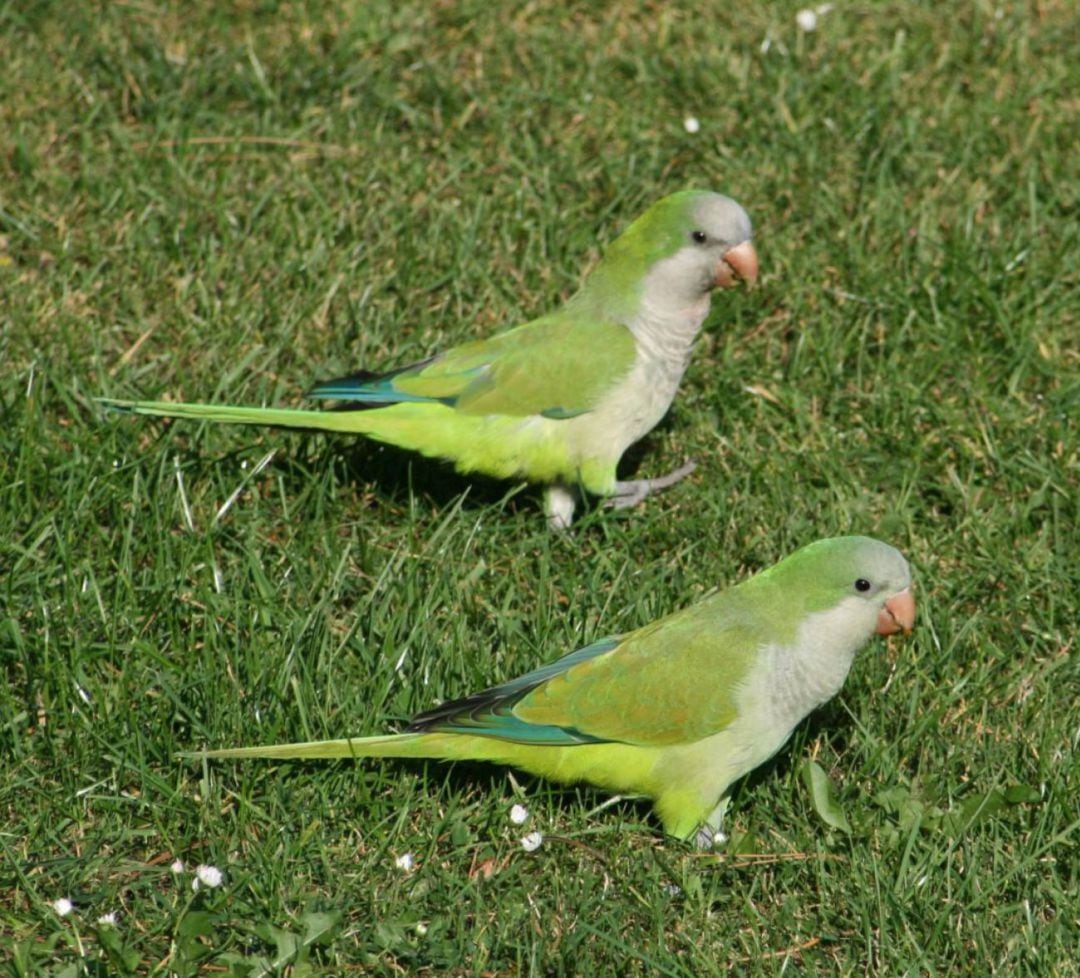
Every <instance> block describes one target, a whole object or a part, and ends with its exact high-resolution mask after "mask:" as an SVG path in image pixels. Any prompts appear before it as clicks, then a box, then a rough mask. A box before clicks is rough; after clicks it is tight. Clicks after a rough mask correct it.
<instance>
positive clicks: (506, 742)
mask: <svg viewBox="0 0 1080 978" xmlns="http://www.w3.org/2000/svg"><path fill="white" fill-rule="evenodd" d="M914 620H915V599H914V597H913V595H912V591H911V572H910V570H909V568H908V564H907V561H906V560H905V559H904V557H903V556H902V555H901V554H900V552H899V551H897V550H895V549H894V548H893V547H890V546H888V545H887V544H884V543H881V542H879V541H877V540H873V539H870V538H868V537H835V538H832V539H827V540H820V541H818V542H817V543H812V544H810V545H809V546H806V547H803V548H802V549H801V550H798V551H796V552H795V553H794V554H792V555H791V556H789V557H787V558H786V559H784V560H782V561H781V562H780V563H778V564H776V565H775V566H773V567H771V568H769V569H767V570H765V571H762V572H761V573H759V574H758V575H757V576H755V577H752V578H750V579H749V580H747V581H745V582H743V583H741V584H739V585H737V586H735V587H732V588H729V589H728V590H725V591H720V592H718V593H716V594H713V595H712V596H710V597H707V598H705V599H704V600H702V601H700V602H698V603H697V604H695V605H693V606H691V607H689V608H686V609H684V610H682V611H677V612H675V613H674V614H671V615H668V616H667V617H666V618H661V619H659V620H657V621H654V622H652V623H651V624H648V625H646V626H644V627H643V628H639V629H638V630H637V631H633V632H629V633H628V634H625V635H621V636H614V637H611V638H604V639H601V640H600V641H598V642H594V643H593V644H591V645H588V646H585V647H584V648H581V649H578V650H577V651H576V652H571V653H570V654H569V655H566V656H564V657H563V658H561V659H558V660H557V661H555V662H552V663H550V664H548V665H545V666H541V667H540V668H539V669H535V670H534V671H532V672H529V673H527V674H526V675H524V676H521V677H520V678H518V679H513V680H510V681H509V682H505V683H500V684H499V685H497V686H492V687H491V688H490V689H486V690H484V691H483V692H480V693H474V694H473V695H471V696H466V697H464V698H463V699H457V700H452V701H450V702H448V703H443V704H442V705H441V706H437V707H435V708H434V709H431V710H428V711H426V712H424V713H420V714H419V715H418V716H416V717H415V718H414V719H413V720H412V722H411V723H410V724H409V725H408V726H407V727H406V729H405V732H404V733H400V734H391V735H388V736H381V737H359V738H353V739H347V740H326V741H318V742H312V743H300V744H278V745H275V746H269V747H244V748H238V749H233V750H212V751H207V752H205V753H204V754H198V755H189V756H200V757H273V758H309V757H355V758H359V757H410V758H437V759H441V760H465V759H468V760H484V761H492V762H496V763H499V764H508V765H512V766H514V767H517V768H521V769H522V770H524V771H528V772H530V773H532V774H537V775H540V776H542V777H545V778H549V779H551V780H553V781H559V782H575V781H586V782H590V783H592V784H594V785H598V786H599V787H601V788H604V789H606V790H608V791H611V792H615V793H618V794H623V795H636V796H645V797H648V798H650V799H652V802H653V805H654V808H655V810H656V813H657V815H658V816H659V818H660V821H661V823H662V825H663V828H664V831H665V832H667V833H668V834H669V835H672V836H676V837H678V838H680V839H694V840H695V841H696V842H697V843H698V844H699V845H702V846H706V845H708V844H710V843H711V841H712V838H713V836H714V833H715V832H716V831H717V830H718V828H719V825H720V820H721V819H722V816H723V811H724V808H725V806H726V794H727V791H728V789H729V787H730V786H731V784H732V783H733V782H734V781H736V780H737V779H739V778H741V777H742V776H743V775H744V774H746V773H748V772H749V771H751V770H753V769H754V768H755V767H757V766H758V765H759V764H761V763H763V762H764V761H766V760H768V758H770V757H771V756H772V755H773V754H775V753H776V752H777V751H778V750H779V749H780V748H781V747H782V746H783V744H784V743H785V742H786V741H787V739H788V737H790V736H791V733H792V731H793V730H794V728H795V726H796V725H797V724H798V723H799V722H800V721H801V720H802V719H803V718H804V717H805V716H806V715H807V714H809V713H810V712H811V711H812V710H814V709H815V708H816V707H818V706H820V705H821V704H822V703H824V702H825V701H826V700H828V699H829V698H831V697H832V696H833V695H834V694H835V693H836V692H837V691H838V690H839V689H840V687H841V685H843V682H844V679H845V677H846V676H847V673H848V669H849V668H850V666H851V662H852V658H853V657H854V655H855V653H856V652H857V651H858V650H859V649H860V648H861V647H862V646H863V645H865V644H866V642H867V641H868V640H869V639H870V637H871V636H872V635H873V634H874V633H875V632H877V633H878V634H879V635H891V634H893V633H895V632H899V631H903V632H904V633H905V634H906V633H909V632H910V631H911V629H912V628H913V626H914Z"/></svg>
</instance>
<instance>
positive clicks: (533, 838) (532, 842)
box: [521, 832, 544, 852]
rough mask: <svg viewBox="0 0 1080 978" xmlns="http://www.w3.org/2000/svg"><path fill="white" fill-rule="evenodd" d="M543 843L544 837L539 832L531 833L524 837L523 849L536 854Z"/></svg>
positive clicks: (522, 840) (522, 841)
mask: <svg viewBox="0 0 1080 978" xmlns="http://www.w3.org/2000/svg"><path fill="white" fill-rule="evenodd" d="M543 841H544V837H543V835H541V834H540V833H539V832H530V833H529V834H528V835H526V836H522V839H521V848H522V849H524V850H525V851H526V852H536V850H537V849H539V848H540V846H541V844H542V843H543Z"/></svg>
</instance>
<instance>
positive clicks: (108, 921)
mask: <svg viewBox="0 0 1080 978" xmlns="http://www.w3.org/2000/svg"><path fill="white" fill-rule="evenodd" d="M97 922H98V923H99V924H102V925H103V926H107V927H115V926H116V911H115V910H110V911H109V912H108V913H103V914H102V915H101V916H100V917H98V919H97Z"/></svg>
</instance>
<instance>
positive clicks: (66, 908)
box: [52, 897, 75, 917]
mask: <svg viewBox="0 0 1080 978" xmlns="http://www.w3.org/2000/svg"><path fill="white" fill-rule="evenodd" d="M52 908H53V910H55V911H56V916H57V917H66V916H67V915H68V914H69V913H71V911H72V910H74V909H75V904H74V903H72V902H71V901H70V900H69V899H68V898H67V897H60V899H59V900H53V902H52Z"/></svg>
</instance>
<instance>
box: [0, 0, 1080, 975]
mask: <svg viewBox="0 0 1080 978" xmlns="http://www.w3.org/2000/svg"><path fill="white" fill-rule="evenodd" d="M796 10H797V5H796V4H791V3H777V4H771V5H756V6H755V5H749V6H746V5H744V6H743V7H734V6H732V5H721V4H716V5H713V4H709V5H702V9H697V10H692V9H691V8H690V7H685V8H679V7H675V6H674V5H660V4H657V5H646V6H641V5H638V4H631V3H625V2H616V3H613V4H610V5H607V6H605V7H604V8H603V9H598V8H595V7H594V6H593V5H590V4H584V3H577V4H574V3H567V4H559V5H538V4H515V5H509V6H502V5H496V4H490V3H487V4H484V3H475V2H465V3H460V4H449V3H437V4H430V3H390V2H371V3H355V2H350V3H336V4H335V3H321V2H315V0H310V2H306V3H305V2H296V3H289V2H272V0H268V2H262V3H256V2H247V3H242V4H227V5H218V4H209V3H201V4H184V5H182V4H167V3H123V4H120V3H116V4H112V3H101V2H90V3H83V4H70V3H56V2H46V0H37V2H27V3H18V4H13V3H5V4H0V60H2V61H3V63H4V64H5V70H4V72H3V73H2V77H0V146H2V147H3V152H2V154H0V356H2V358H3V363H4V369H3V371H2V372H0V412H2V420H3V423H2V425H0V541H2V543H0V567H2V569H3V574H2V577H0V587H2V589H3V604H2V605H0V661H2V662H3V669H4V678H5V682H4V683H3V684H2V685H0V724H2V727H0V758H2V759H3V760H2V762H0V763H2V767H0V812H2V818H0V850H2V858H0V945H6V947H7V949H8V950H7V951H6V952H5V953H4V954H0V974H3V975H19V976H25V975H50V976H75V975H99V974H119V975H135V974H138V975H172V974H176V975H194V974H232V975H237V976H253V975H262V974H293V975H302V974H327V975H331V974H332V975H348V974H368V973H370V974H384V975H392V974H403V973H420V974H432V975H434V974H440V975H441V974H450V975H484V976H490V975H516V974H528V975H531V974H536V975H560V974H613V973H617V974H620V975H636V974H641V975H646V974H647V975H671V976H689V975H709V974H718V973H723V972H725V971H728V970H730V971H732V972H733V973H736V974H740V975H748V976H752V975H774V974H780V973H782V972H784V971H785V970H788V969H792V968H796V969H798V972H799V973H800V974H807V975H815V974H829V975H833V974H842V975H864V974H868V973H873V974H884V975H944V974H948V975H957V974H971V975H984V974H988V973H990V972H994V973H1002V974H1009V975H1032V976H1035V975H1037V976H1047V975H1053V976H1069V975H1077V974H1078V973H1080V969H1078V966H1077V964H1076V963H1075V961H1076V948H1077V946H1078V941H1080V936H1078V933H1077V931H1078V929H1080V923H1078V918H1080V900H1078V898H1077V895H1076V894H1077V879H1078V870H1080V854H1078V848H1077V827H1078V819H1077V808H1076V801H1075V799H1076V797H1077V793H1078V791H1080V779H1078V772H1077V760H1076V747H1077V743H1078V737H1080V734H1078V730H1077V716H1078V715H1080V709H1078V707H1080V673H1078V669H1077V664H1076V654H1075V649H1074V643H1075V638H1074V630H1075V621H1076V616H1077V599H1076V595H1077V590H1078V583H1080V582H1078V570H1077V568H1078V566H1080V559H1078V546H1077V525H1078V518H1080V517H1078V512H1077V509H1078V506H1077V493H1078V487H1077V468H1078V453H1077V436H1076V428H1075V419H1076V416H1077V414H1076V412H1077V392H1078V384H1077V378H1078V371H1077V367H1078V362H1077V361H1078V354H1077V336H1078V335H1080V327H1078V322H1077V319H1078V315H1077V310H1078V308H1080V305H1078V295H1077V272H1076V269H1077V264H1078V262H1077V259H1078V248H1077V244H1078V230H1077V224H1076V213H1077V209H1076V208H1077V191H1078V186H1080V184H1078V179H1077V178H1078V174H1077V169H1076V152H1075V132H1076V125H1077V111H1076V108H1077V103H1076V99H1075V95H1071V94H1069V93H1075V92H1076V91H1077V90H1080V69H1077V67H1076V61H1075V58H1074V57H1073V54H1072V52H1073V51H1074V50H1075V47H1076V42H1077V40H1078V37H1077V21H1076V18H1075V14H1074V12H1073V10H1072V7H1071V4H1068V3H1064V2H1055V0H1045V2H1042V3H1039V4H1020V3H1017V4H1013V3H1002V4H991V3H971V4H959V3H955V4H949V5H940V4H930V3H915V2H896V3H889V4H861V5H850V4H846V3H838V4H836V5H835V6H834V8H833V9H832V10H831V11H830V12H828V13H827V14H825V15H824V16H822V17H821V19H820V23H819V25H818V29H817V30H816V31H814V32H813V33H806V34H802V33H800V32H799V30H798V29H797V28H796V26H795V13H796ZM688 115H694V116H696V117H698V118H699V119H700V122H701V129H700V132H698V133H696V134H691V133H688V132H687V131H686V130H685V129H684V126H683V119H684V117H686V116H688ZM684 186H707V187H712V188H715V189H718V190H722V191H725V192H727V193H729V194H731V195H732V196H734V197H736V198H737V199H739V200H740V201H741V202H743V203H744V204H745V206H746V207H747V209H748V210H749V211H750V213H751V214H752V216H753V217H754V219H755V222H756V226H757V242H758V247H759V252H760V254H761V259H762V279H761V283H760V287H759V288H758V289H757V290H756V291H755V292H753V293H750V294H746V295H738V296H734V297H731V296H724V297H723V298H722V299H721V300H720V301H718V302H717V303H716V304H715V307H714V308H715V311H714V314H713V316H712V319H711V326H710V327H709V329H708V331H707V333H706V334H705V335H704V336H703V338H702V340H701V342H700V343H699V347H698V349H697V352H696V355H695V358H694V361H693V363H692V365H691V368H690V370H689V372H688V374H687V377H686V378H685V380H684V383H683V386H682V389H681V392H680V395H679V397H678V399H677V400H676V403H675V405H674V407H673V410H672V411H671V413H670V416H669V418H668V419H667V420H666V421H665V423H664V424H663V425H662V426H661V427H660V428H659V429H658V430H657V431H655V432H654V433H653V434H652V435H651V436H650V437H649V438H648V439H647V440H646V442H645V443H644V444H643V445H642V446H641V447H640V448H639V449H638V450H636V451H635V452H634V453H632V458H631V459H630V462H629V468H634V467H635V466H636V467H637V469H638V471H639V472H641V473H642V474H653V473H658V472H662V471H665V470H667V469H669V468H671V467H673V466H674V465H675V464H677V463H678V462H680V461H681V460H682V459H683V458H684V457H689V456H692V457H696V458H697V459H698V461H699V463H700V468H699V470H698V472H697V473H696V474H695V476H694V477H693V478H692V479H691V480H690V481H689V482H688V483H686V484H683V485H681V486H680V487H678V488H677V489H674V490H671V491H670V492H668V493H667V494H664V495H662V496H660V497H657V498H655V499H653V500H650V501H649V503H648V504H647V506H646V507H645V508H643V509H641V510H638V511H633V512H630V513H625V514H612V513H605V512H599V511H595V510H594V511H592V512H590V513H588V514H587V515H586V516H585V518H584V519H583V520H582V522H581V523H580V524H579V525H577V526H576V527H575V529H574V532H573V534H572V535H571V536H570V537H568V538H566V539H562V538H558V537H553V536H551V535H549V534H548V533H547V532H546V530H545V529H544V526H543V520H542V518H541V516H540V514H539V510H538V505H537V501H536V497H535V494H534V493H532V492H530V491H528V490H524V491H523V490H521V489H520V488H519V487H514V486H509V485H503V484H495V483H483V482H474V483H470V482H469V481H467V480H465V479H462V478H460V477H458V476H455V475H454V474H453V473H452V472H451V471H450V470H449V469H448V468H446V467H444V466H441V465H438V464H432V463H428V462H425V461H423V460H420V459H416V458H413V457H410V456H408V455H404V454H401V453H397V452H394V451H391V450H387V449H381V448H378V447H375V446H372V445H370V444H364V443H356V442H354V441H350V440H348V439H341V438H320V437H314V436H301V435H295V434H283V433H278V432H259V431H254V430H251V429H248V430H238V429H226V428H216V427H210V426H193V425H181V424H176V425H172V426H168V425H163V424H158V423H152V422H144V421H139V420H135V419H130V418H116V417H107V416H103V415H102V413H101V412H100V411H99V410H98V409H96V407H95V405H94V402H93V398H94V397H96V396H99V395H107V396H116V397H129V396H145V397H155V398H156V397H163V396H168V397H176V398H179V397H186V398H190V399H198V400H211V399H214V400H222V401H229V402H233V403H241V402H263V401H265V402H267V403H270V402H274V403H294V402H296V401H297V398H298V394H299V392H301V391H302V390H303V389H304V388H305V386H306V385H307V384H309V383H310V382H311V381H312V380H314V379H317V378H320V377H324V376H333V375H335V374H336V373H340V372H342V371H345V370H347V369H349V368H351V367H356V366H359V365H367V366H379V365H388V364H395V363H404V362H407V361H409V360H410V359H415V358H418V357H420V356H423V355H425V354H426V353H429V352H431V351H433V350H435V349H438V348H440V347H444V346H446V345H449V344H451V343H454V342H458V341H462V340H466V339H469V338H472V337H477V336H484V335H489V334H490V333H491V332H493V331H495V330H496V329H498V328H500V327H503V326H505V325H508V324H511V323H514V322H518V321H521V320H523V319H524V318H526V317H529V316H531V315H534V314H536V313H538V312H540V311H542V310H544V309H546V308H549V307H550V306H551V305H553V304H554V303H556V302H557V301H558V300H559V299H560V298H561V297H563V296H565V295H566V294H567V293H568V292H569V291H571V290H572V289H573V288H574V287H575V285H576V283H577V282H578V281H579V279H580V275H581V273H582V270H583V269H584V268H585V267H587V266H588V264H589V263H590V262H591V261H593V260H594V259H595V256H596V255H597V253H598V250H599V248H600V247H601V246H602V244H603V242H605V241H607V240H610V239H611V237H612V236H614V235H615V234H616V233H618V230H619V229H620V228H621V227H623V226H625V224H626V223H627V222H628V221H629V220H630V219H631V218H632V217H633V216H635V215H636V214H637V213H639V212H640V211H641V210H643V209H644V207H645V206H647V205H648V203H650V202H651V201H652V200H654V199H656V198H657V197H659V196H661V195H663V194H664V193H667V192H669V191H671V190H674V189H678V188H681V187H684ZM263 462H265V463H266V464H265V465H263V464H262V463H263ZM848 531H854V532H866V533H872V534H874V535H877V536H880V537H883V538H885V539H888V540H890V541H891V542H893V543H895V544H896V545H897V546H899V547H901V548H902V549H903V550H904V551H905V552H906V553H907V554H908V555H909V557H910V558H911V560H912V562H913V565H914V566H915V567H916V570H917V575H918V587H919V592H918V593H919V600H920V616H921V617H920V622H919V625H918V628H917V630H916V633H915V635H914V636H913V638H912V640H910V641H908V642H906V643H889V644H885V643H882V642H877V643H874V644H873V645H872V646H871V647H870V648H869V649H868V650H867V651H866V652H865V653H864V654H863V655H862V656H861V658H860V659H859V660H858V661H857V662H856V665H855V667H854V669H853V671H852V674H851V676H850V678H849V680H848V682H847V685H846V687H845V689H844V691H843V693H842V694H841V696H840V697H838V698H837V700H836V701H834V702H833V703H831V704H830V705H829V706H827V707H826V708H825V709H823V710H822V711H820V712H819V713H818V714H817V715H816V716H815V717H814V718H813V719H812V720H811V721H809V722H808V723H807V724H805V725H804V726H803V727H802V728H800V729H799V730H798V731H797V733H796V735H795V737H794V738H793V740H792V742H791V743H790V744H789V746H788V747H787V748H786V749H785V750H784V751H782V752H781V754H780V755H778V757H777V758H776V759H774V761H772V762H771V763H770V764H768V765H766V766H765V767H764V768H763V769H761V770H759V771H758V772H756V773H755V774H754V775H752V776H751V777H750V778H749V779H747V782H746V783H744V784H743V785H741V786H740V787H739V789H738V790H737V791H736V794H735V798H734V804H733V806H732V809H731V810H730V813H729V826H730V828H731V830H732V840H731V842H730V844H729V846H728V848H727V849H726V850H723V851H721V852H720V853H719V854H707V855H703V854H701V853H697V852H694V851H692V850H690V849H689V848H687V847H684V846H682V845H680V844H675V843H672V842H671V841H670V840H665V839H663V838H662V837H661V836H660V835H659V833H658V831H657V828H656V825H655V823H654V822H652V821H651V819H650V817H649V815H648V812H647V810H646V809H645V808H643V807H640V806H637V805H635V804H633V803H630V802H622V803H619V804H616V805H614V806H611V807H608V808H606V809H604V810H602V811H594V809H595V808H596V807H597V806H599V805H601V804H602V803H603V802H604V800H605V799H604V797H603V796H602V795H600V794H597V793H595V792H593V791H590V790H588V789H586V788H580V789H565V790H564V789H556V788H553V787H552V786H550V785H547V784H544V783H541V782H537V781H533V780H530V779H527V778H523V777H517V778H512V777H510V776H509V775H508V774H507V772H506V771H503V770H500V769H497V768H487V767H482V766H477V767H475V768H472V767H468V766H458V767H454V768H446V767H441V766H438V765H431V766H427V767H425V766H422V765H415V764H404V763H386V764H368V765H362V766H354V765H351V764H336V763H334V764H330V763H327V764H308V765H305V764H259V763H249V764H221V763H219V764H212V765H211V764H205V765H202V766H200V765H193V764H191V763H185V762H181V761H178V760H177V759H176V754H177V752H178V751H182V750H189V749H193V748H199V747H202V746H205V745H233V744H242V743H255V742H267V743H268V742H273V741H279V740H294V739H303V738H309V737H323V736H341V735H344V734H348V733H357V734H360V733H373V732H378V731H381V730H385V729H387V728H389V727H391V726H392V725H393V724H394V723H396V722H398V721H400V720H401V719H403V718H405V717H407V716H409V715H410V714H412V713H414V712H416V711H417V710H419V709H422V708H424V707H426V706H428V705H430V704H432V703H433V702H434V701H435V700H436V699H437V698H440V697H445V696H450V695H454V694H459V693H462V692H465V691H468V690H471V689H475V688H477V687H479V686H481V685H484V684H487V683H488V682H490V681H492V680H494V679H498V678H506V677H509V676H511V675H514V674H516V673H518V672H520V671H522V670H524V669H527V668H529V667H531V666H533V665H535V664H537V663H539V662H541V661H544V660H547V659H550V658H553V657H554V656H556V655H558V654H560V653H562V652H564V651H567V650H569V649H571V648H574V647H576V646H578V645H580V644H582V643H584V642H587V641H589V640H591V639H595V638H597V637H599V636H601V635H604V634H609V633H612V632H615V631H619V630H623V629H628V628H632V627H634V626H637V625H640V624H642V623H644V622H646V621H649V620H651V619H652V618H655V617H657V616H659V615H661V614H663V613H665V612H667V611H670V610H672V609H675V608H678V607H682V606H684V605H686V604H688V603H690V602H692V601H693V600H695V599H696V598H697V597H699V596H700V595H701V594H703V593H705V592H706V591H707V590H709V589H711V588H714V587H717V586H724V585H727V584H729V583H732V582H734V581H737V580H740V579H742V578H744V577H745V576H746V575H747V574H749V573H751V572H753V571H754V570H756V569H758V568H760V567H762V566H765V565H767V564H769V563H772V562H773V561H775V560H776V559H778V558H779V557H780V556H781V555H783V554H784V553H786V552H789V551H790V550H792V549H794V548H795V547H797V546H799V545H801V544H803V543H805V542H807V541H809V540H811V539H815V538H818V537H822V536H827V535H831V534H835V533H840V532H848ZM806 758H813V759H815V760H816V762H817V763H818V764H819V765H820V766H821V768H822V769H824V770H825V771H826V772H827V773H828V775H829V777H830V779H831V781H832V783H833V786H834V791H835V793H836V796H837V799H838V801H839V803H840V805H841V806H842V807H843V809H844V811H845V812H846V814H847V817H848V820H849V821H850V823H851V831H850V833H844V832H842V831H840V830H838V829H835V828H832V827H830V826H829V825H827V824H826V823H825V822H823V821H822V820H821V819H819V818H818V817H817V815H816V814H815V806H814V805H813V803H812V802H811V798H810V796H809V794H808V793H807V791H806V789H805V788H804V787H803V782H802V778H801V776H800V773H799V772H800V769H801V768H802V766H803V765H802V762H803V760H804V759H806ZM519 800H524V801H525V803H526V804H527V806H528V808H529V810H530V813H531V817H530V821H529V823H528V825H526V826H524V827H520V826H515V825H512V824H511V823H510V822H509V820H508V817H507V815H508V811H509V808H510V806H511V805H512V804H513V803H514V802H515V801H519ZM531 829H539V830H540V831H542V832H543V834H544V836H545V841H544V844H543V845H542V846H541V847H540V849H539V850H537V851H536V852H534V853H531V854H530V853H526V852H525V851H524V850H523V849H522V848H521V846H520V841H519V840H520V837H521V836H522V835H523V834H524V832H525V831H528V830H531ZM405 853H411V854H413V855H414V858H415V862H416V868H415V869H413V870H412V871H411V872H404V871H402V870H401V869H399V868H397V867H396V866H395V859H396V858H397V857H399V856H401V855H403V854H405ZM176 859H181V860H182V861H183V862H184V864H185V866H186V869H185V872H184V873H183V874H182V875H179V876H178V875H176V874H174V873H172V872H171V871H170V868H169V867H170V865H171V864H172V863H173V861H174V860H176ZM198 863H205V864H212V865H216V866H218V867H220V868H221V869H222V871H223V873H224V884H223V886H221V887H220V888H207V887H203V888H201V889H200V890H198V891H197V892H196V891H193V890H192V889H191V880H192V875H191V871H192V869H193V867H194V866H195V864H198ZM60 897H67V898H70V899H71V900H72V901H73V902H74V905H75V909H74V911H73V912H72V913H71V914H70V915H68V916H65V917H62V918H61V917H59V916H58V915H57V914H56V912H55V910H54V909H53V906H52V904H53V901H55V900H56V899H58V898H60ZM110 912H115V913H116V914H117V923H116V925H115V926H110V925H107V924H99V923H96V921H97V918H98V917H99V916H101V915H103V914H106V913H110Z"/></svg>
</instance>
